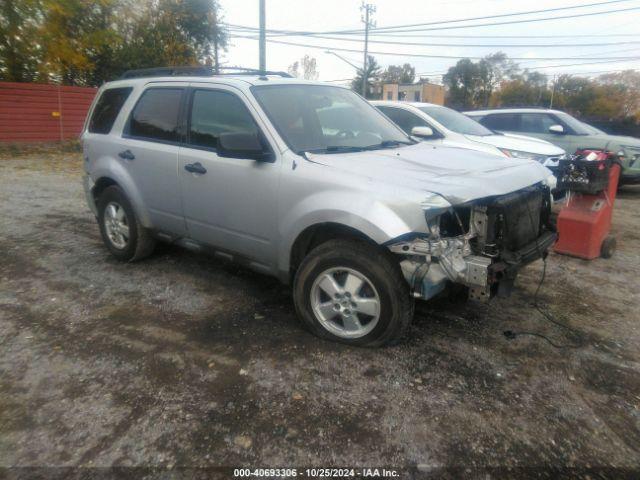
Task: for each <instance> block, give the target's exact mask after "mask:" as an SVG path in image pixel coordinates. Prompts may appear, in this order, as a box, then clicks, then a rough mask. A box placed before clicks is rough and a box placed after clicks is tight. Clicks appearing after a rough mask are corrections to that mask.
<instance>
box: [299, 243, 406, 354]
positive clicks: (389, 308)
mask: <svg viewBox="0 0 640 480" xmlns="http://www.w3.org/2000/svg"><path fill="white" fill-rule="evenodd" d="M335 267H343V268H349V269H352V270H355V271H357V272H359V273H361V274H363V275H364V276H365V277H366V278H367V279H368V280H369V281H370V282H371V283H372V284H373V286H374V288H375V289H376V290H377V292H378V294H379V297H380V316H379V320H378V323H377V325H376V326H375V328H373V330H372V331H370V332H369V333H367V334H366V335H364V336H362V337H359V338H342V337H340V336H338V335H335V334H334V333H333V332H331V331H329V330H327V329H326V328H325V327H323V326H322V324H321V323H320V321H319V320H318V319H317V317H316V315H315V313H314V312H313V308H312V306H311V295H312V292H311V290H312V286H313V284H314V282H315V280H316V279H317V278H318V276H319V275H321V274H322V272H325V271H326V270H328V269H331V268H335ZM293 298H294V304H295V307H296V312H297V314H298V317H299V318H300V319H301V320H302V323H303V324H304V325H305V326H306V327H307V328H308V329H309V330H310V331H311V332H312V333H314V334H315V335H317V336H319V337H322V338H326V339H328V340H332V341H337V342H342V343H346V344H349V345H355V346H361V347H379V346H382V345H389V344H393V343H396V342H398V341H399V340H400V339H401V338H402V335H403V334H404V332H405V330H406V329H407V327H408V326H409V324H410V323H411V320H412V319H413V313H414V300H413V298H412V297H411V295H410V292H409V286H408V284H407V282H406V280H405V279H404V277H403V275H402V271H401V270H400V266H399V265H398V263H397V262H395V261H394V259H393V258H391V256H390V254H388V253H387V252H385V251H383V250H382V249H380V248H379V247H377V246H375V245H371V244H369V243H367V242H364V241H361V240H339V239H338V240H330V241H327V242H325V243H323V244H321V245H319V246H317V247H316V248H314V249H313V250H312V251H311V252H310V253H309V254H308V255H307V256H306V257H305V258H304V260H303V261H302V263H301V265H300V267H299V268H298V270H297V272H296V275H295V278H294V283H293Z"/></svg>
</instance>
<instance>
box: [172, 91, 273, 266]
mask: <svg viewBox="0 0 640 480" xmlns="http://www.w3.org/2000/svg"><path fill="white" fill-rule="evenodd" d="M187 104H188V109H187V117H186V120H187V122H186V123H187V137H186V143H185V145H184V147H183V148H181V149H180V156H179V168H178V175H179V178H180V184H181V189H182V198H183V205H184V216H185V219H186V224H187V228H188V231H189V236H190V237H191V238H193V239H195V240H197V241H199V242H202V243H206V244H209V245H212V246H215V247H217V248H219V249H221V250H226V251H228V252H230V253H235V254H240V255H241V256H243V257H245V258H248V259H250V260H251V261H252V264H253V266H254V267H257V268H259V269H263V270H266V271H270V270H272V268H273V266H274V265H273V263H274V258H275V248H274V245H275V243H274V242H275V238H276V235H277V213H278V212H277V192H278V184H279V172H280V161H279V159H278V158H277V155H274V159H275V160H274V161H273V162H262V161H256V160H251V159H242V158H225V157H221V156H218V153H217V142H218V136H219V135H220V134H221V133H226V132H230V133H240V132H244V133H258V134H259V135H262V137H263V138H264V139H265V141H267V142H268V140H266V137H265V136H264V134H263V133H262V132H264V128H263V125H262V124H261V121H260V117H259V116H258V115H257V114H256V111H255V109H254V107H253V106H252V105H251V104H250V103H249V102H248V101H247V100H246V98H245V97H244V94H243V93H242V92H240V91H239V90H237V89H235V88H233V87H229V86H225V85H219V86H212V85H210V84H208V85H207V84H192V88H191V90H190V93H189V100H188V102H187ZM194 166H196V168H197V169H198V170H200V172H194V171H193V170H194V168H193V167H194Z"/></svg>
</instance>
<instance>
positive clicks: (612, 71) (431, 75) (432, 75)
mask: <svg viewBox="0 0 640 480" xmlns="http://www.w3.org/2000/svg"><path fill="white" fill-rule="evenodd" d="M625 70H634V71H635V69H617V70H597V71H593V72H564V73H562V72H559V73H556V74H555V75H595V74H602V73H621V72H624V71H625ZM446 73H447V72H426V73H425V72H416V74H415V76H416V77H436V76H441V75H445V74H446ZM351 80H353V78H339V79H332V80H323V81H324V82H350V81H351Z"/></svg>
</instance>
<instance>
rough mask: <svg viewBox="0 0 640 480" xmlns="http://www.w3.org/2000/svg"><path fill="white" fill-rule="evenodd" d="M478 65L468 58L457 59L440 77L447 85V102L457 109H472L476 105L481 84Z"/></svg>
mask: <svg viewBox="0 0 640 480" xmlns="http://www.w3.org/2000/svg"><path fill="white" fill-rule="evenodd" d="M480 77H481V73H480V66H479V65H478V64H477V63H473V62H472V61H471V60H469V59H468V58H463V59H461V60H458V62H457V63H456V64H455V66H453V67H450V68H449V70H448V71H447V73H446V74H445V75H444V76H443V77H442V81H443V83H444V84H445V86H446V87H447V90H448V97H447V103H448V104H449V105H451V106H452V107H453V108H455V109H457V110H469V109H473V108H475V107H476V105H477V97H478V92H479V91H480V86H481V79H480Z"/></svg>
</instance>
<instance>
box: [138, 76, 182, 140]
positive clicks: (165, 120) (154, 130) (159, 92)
mask: <svg viewBox="0 0 640 480" xmlns="http://www.w3.org/2000/svg"><path fill="white" fill-rule="evenodd" d="M183 90H184V89H182V88H150V89H148V90H146V91H145V92H144V93H143V94H142V96H141V97H140V100H138V103H137V104H136V106H135V108H134V109H133V112H131V120H130V122H129V130H128V134H129V136H131V137H138V138H144V139H148V140H156V141H161V142H177V141H178V139H179V136H178V122H179V116H180V103H181V101H182V92H183Z"/></svg>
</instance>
